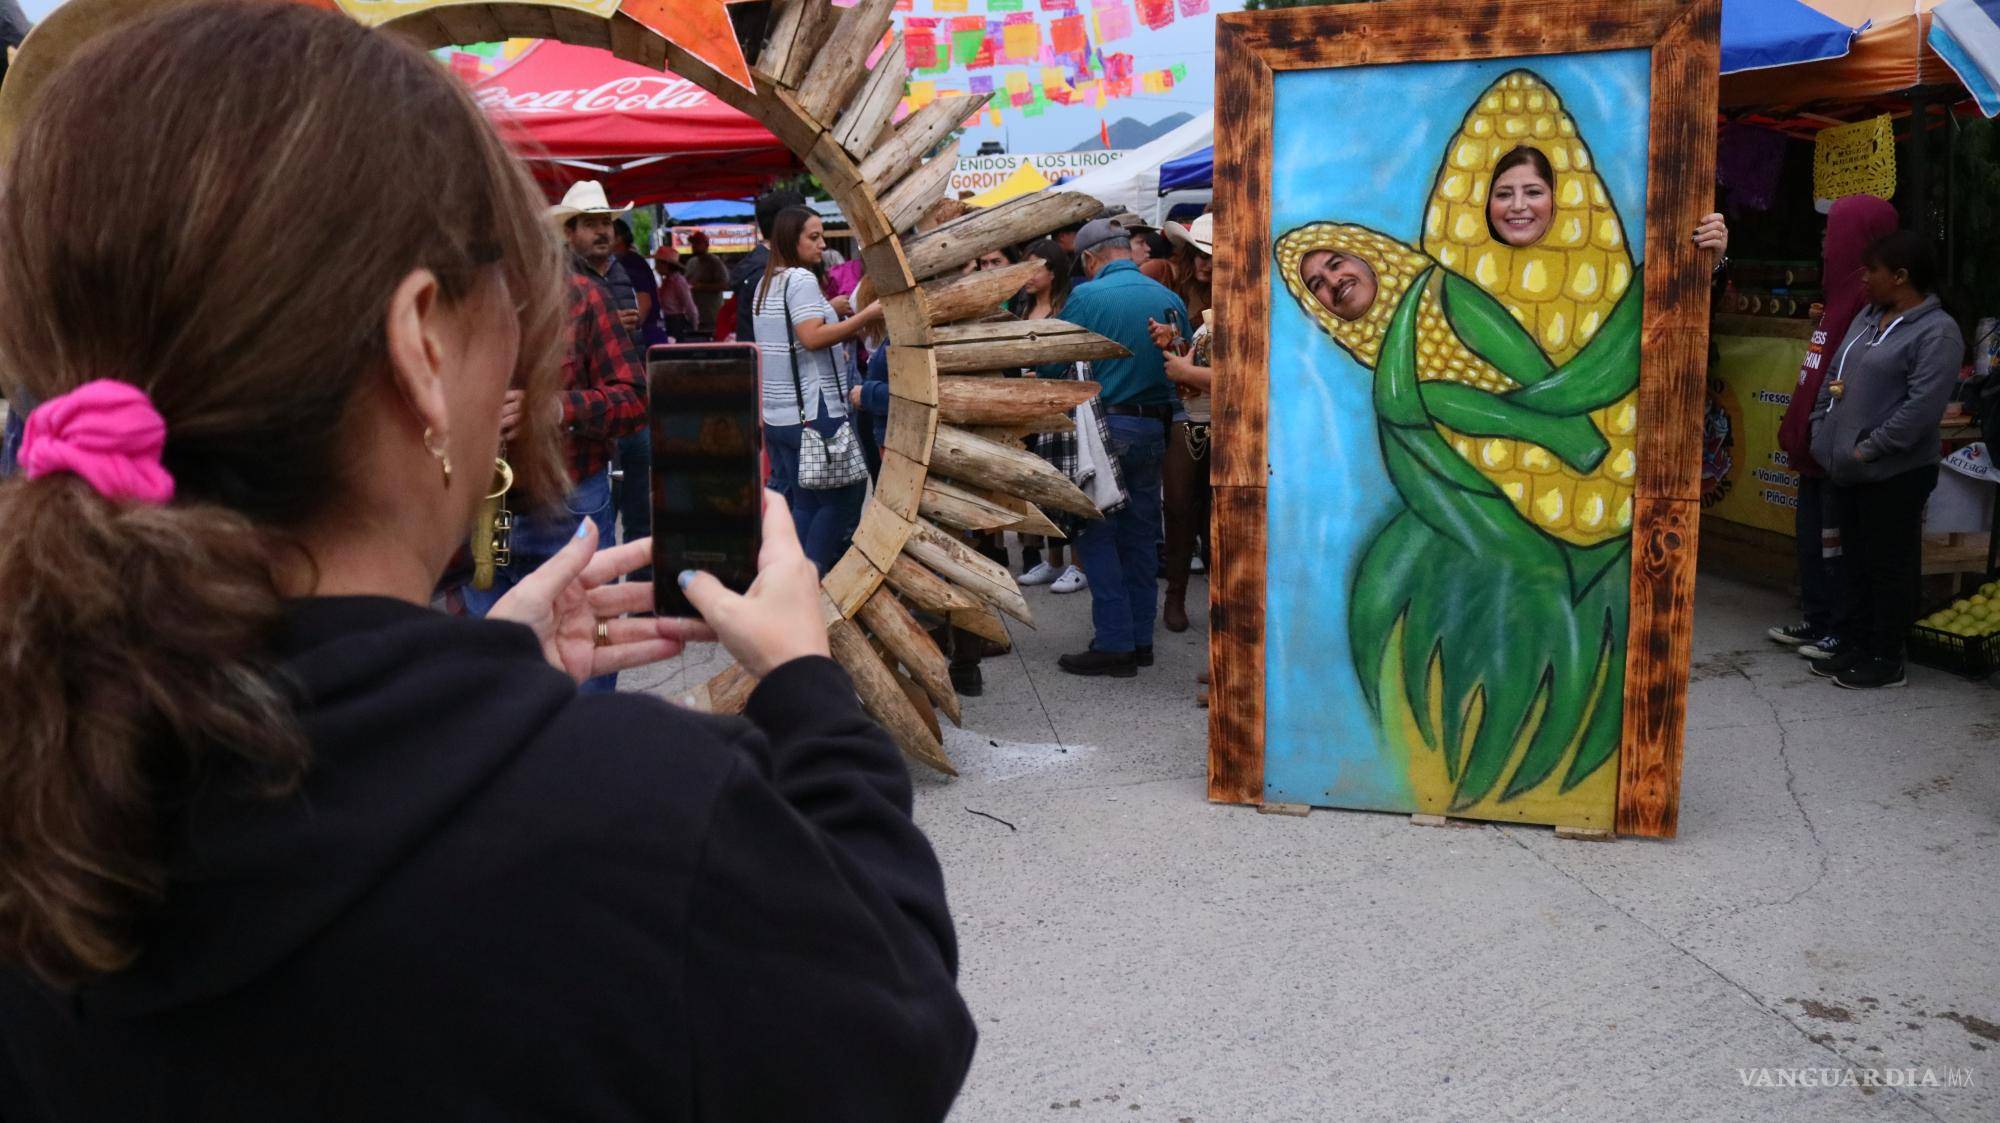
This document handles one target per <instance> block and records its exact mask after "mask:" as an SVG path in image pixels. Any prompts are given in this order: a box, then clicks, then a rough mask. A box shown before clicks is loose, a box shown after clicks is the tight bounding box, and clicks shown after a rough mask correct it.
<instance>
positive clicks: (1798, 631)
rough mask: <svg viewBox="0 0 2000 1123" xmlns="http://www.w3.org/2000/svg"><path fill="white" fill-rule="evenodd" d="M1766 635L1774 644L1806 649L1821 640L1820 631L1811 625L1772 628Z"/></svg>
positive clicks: (1799, 624)
mask: <svg viewBox="0 0 2000 1123" xmlns="http://www.w3.org/2000/svg"><path fill="white" fill-rule="evenodd" d="M1764 634H1765V635H1766V636H1768V637H1770V639H1771V641H1772V642H1773V643H1782V644H1784V645H1785V646H1786V647H1804V646H1805V645H1806V644H1809V643H1811V642H1812V641H1814V640H1816V639H1818V638H1819V629H1818V628H1815V627H1813V626H1812V625H1810V624H1806V623H1798V624H1793V625H1791V626H1790V627H1778V628H1772V629H1771V630H1770V631H1767V632H1765V633H1764Z"/></svg>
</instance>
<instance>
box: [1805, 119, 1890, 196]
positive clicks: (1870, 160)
mask: <svg viewBox="0 0 2000 1123" xmlns="http://www.w3.org/2000/svg"><path fill="white" fill-rule="evenodd" d="M1895 194H1896V126H1895V122H1894V121H1892V120H1891V119H1890V117H1889V115H1888V114H1887V113H1884V114H1882V115H1881V116H1880V117H1877V118H1875V119H1874V120H1871V121H1857V122H1855V123H1854V124H1852V125H1836V126H1834V127H1833V128H1830V129H1821V130H1820V132H1819V135H1818V136H1817V137H1814V138H1813V197H1814V198H1815V199H1841V198H1845V197H1847V196H1849V195H1873V196H1876V197H1877V198H1881V199H1890V198H1894V197H1895Z"/></svg>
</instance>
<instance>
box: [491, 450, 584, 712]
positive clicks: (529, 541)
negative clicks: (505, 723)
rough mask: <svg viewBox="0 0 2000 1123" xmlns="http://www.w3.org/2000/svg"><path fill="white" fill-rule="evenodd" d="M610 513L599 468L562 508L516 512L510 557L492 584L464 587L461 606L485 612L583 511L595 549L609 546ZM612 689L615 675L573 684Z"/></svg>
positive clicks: (551, 553) (572, 532)
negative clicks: (594, 529) (591, 525)
mask: <svg viewBox="0 0 2000 1123" xmlns="http://www.w3.org/2000/svg"><path fill="white" fill-rule="evenodd" d="M615 514H616V511H615V509H614V508H613V507H612V505H611V477H610V475H609V474H607V473H605V472H601V471H600V472H598V473H597V474H596V475H594V476H592V477H590V478H589V479H587V480H584V481H583V482H582V483H580V484H577V485H576V487H575V488H574V489H573V490H571V491H570V493H569V496H568V497H567V498H566V499H564V500H563V505H562V507H560V508H558V509H556V510H553V511H544V512H538V513H536V514H521V513H516V514H515V515H514V535H513V539H512V550H511V552H512V558H511V560H510V561H509V563H508V564H507V565H506V566H505V567H503V568H502V569H500V570H498V571H496V572H495V573H494V575H493V587H492V588H490V589H475V588H473V587H471V586H470V585H468V586H466V588H465V610H466V611H467V612H469V613H471V614H472V615H474V616H485V615H486V614H487V613H488V612H491V611H493V605H494V604H495V603H496V602H498V601H499V599H500V598H501V597H502V596H504V595H506V592H507V590H509V589H511V588H513V587H514V586H515V585H516V584H518V583H519V582H520V580H521V579H522V578H524V577H526V576H527V575H528V574H530V573H533V572H534V571H535V570H536V569H539V568H540V567H541V565H542V563H543V562H545V561H548V560H549V559H550V558H552V557H555V556H556V553H557V552H558V551H559V550H561V549H562V548H563V547H564V546H567V545H569V540H570V539H572V538H574V537H576V527H577V524H578V523H579V522H581V521H582V520H583V518H584V517H585V516H586V515H587V516H589V517H590V518H591V519H592V520H594V521H595V522H596V523H597V548H598V549H600V550H604V549H609V548H610V547H611V545H612V541H611V520H612V517H613V516H614V515H615ZM617 688H618V676H617V675H599V676H598V677H597V678H593V679H590V680H588V681H586V682H584V684H583V685H582V686H580V687H578V689H579V690H580V691H582V692H583V693H586V694H609V693H611V692H612V691H613V690H616V689H617Z"/></svg>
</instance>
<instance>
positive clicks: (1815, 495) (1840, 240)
mask: <svg viewBox="0 0 2000 1123" xmlns="http://www.w3.org/2000/svg"><path fill="white" fill-rule="evenodd" d="M1897 221H1898V220H1897V217H1896V208H1895V207H1893V206H1891V205H1890V204H1889V202H1888V200H1886V199H1878V198H1876V197H1875V196H1873V195H1849V196H1847V197H1846V198H1844V199H1839V200H1837V201H1835V202H1834V204H1833V209H1832V211H1830V212H1828V214H1827V216H1826V236H1825V238H1824V239H1823V240H1822V241H1821V243H1820V244H1821V252H1822V254H1823V261H1822V269H1821V272H1820V283H1821V285H1822V286H1824V288H1825V290H1826V299H1825V304H1824V305H1823V308H1822V311H1821V312H1820V317H1819V322H1818V323H1817V324H1815V325H1813V333H1812V343H1811V345H1810V346H1809V347H1807V349H1806V358H1805V362H1803V363H1801V364H1800V365H1799V380H1798V385H1796V386H1795V387H1793V389H1792V401H1791V404H1790V405H1789V406H1787V407H1785V417H1784V420H1783V421H1781V422H1780V423H1779V425H1778V447H1779V448H1782V449H1784V450H1785V458H1786V460H1787V461H1789V462H1790V464H1791V466H1792V468H1793V470H1795V471H1797V472H1798V474H1799V506H1798V512H1797V522H1796V524H1795V526H1794V532H1795V534H1796V541H1797V544H1798V563H1799V597H1800V600H1801V601H1803V602H1804V607H1805V619H1803V620H1801V621H1800V622H1798V623H1796V624H1781V625H1778V626H1776V627H1774V628H1772V629H1771V630H1770V631H1769V632H1767V633H1766V634H1767V635H1769V636H1770V637H1771V639H1773V640H1775V641H1777V642H1778V643H1782V644H1788V645H1790V646H1792V647H1800V648H1802V649H1804V650H1805V651H1806V653H1807V655H1808V656H1811V655H1812V654H1813V653H1814V652H1822V651H1826V650H1827V648H1826V647H1825V646H1824V644H1823V641H1825V640H1827V639H1829V638H1831V637H1832V636H1834V635H1837V634H1838V633H1839V631H1840V624H1841V621H1840V620H1839V618H1838V616H1839V605H1840V596H1839V590H1840V581H1839V576H1838V573H1837V570H1836V567H1837V566H1838V564H1839V562H1838V555H1837V553H1836V554H1835V555H1834V556H1828V553H1827V551H1828V550H1829V549H1832V550H1835V551H1837V550H1838V548H1839V547H1838V542H1839V532H1840V524H1839V520H1838V519H1837V518H1835V517H1834V516H1833V514H1832V508H1831V501H1832V492H1831V488H1830V487H1829V485H1828V484H1827V482H1826V469H1825V468H1824V467H1822V466H1821V465H1820V464H1819V463H1817V462H1815V461H1814V460H1813V456H1812V451H1811V449H1810V448H1808V447H1807V446H1808V445H1809V444H1810V443H1811V441H1812V408H1813V402H1814V401H1815V400H1816V399H1817V398H1818V397H1819V388H1820V384H1821V383H1822V382H1824V381H1825V380H1826V370H1827V364H1828V362H1829V361H1830V359H1831V355H1830V354H1829V352H1831V351H1832V350H1833V348H1834V347H1835V346H1837V345H1838V344H1839V342H1840V340H1841V339H1842V338H1843V337H1845V336H1846V334H1847V328H1848V325H1849V324H1851V323H1853V321H1854V317H1855V314H1856V313H1858V312H1860V311H1861V309H1862V306H1863V305H1865V304H1867V302H1868V295H1867V293H1866V292H1865V291H1864V290H1863V289H1862V286H1861V268H1862V267H1861V257H1862V252H1863V251H1864V250H1866V249H1867V248H1868V245H1869V243H1871V242H1873V241H1874V240H1875V239H1877V238H1880V237H1882V236H1883V235H1885V234H1887V233H1889V232H1890V231H1892V230H1894V229H1896V226H1897Z"/></svg>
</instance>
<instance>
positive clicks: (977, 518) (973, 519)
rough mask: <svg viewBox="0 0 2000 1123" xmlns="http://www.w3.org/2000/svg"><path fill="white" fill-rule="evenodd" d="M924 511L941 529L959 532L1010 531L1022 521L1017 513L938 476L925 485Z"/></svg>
mask: <svg viewBox="0 0 2000 1123" xmlns="http://www.w3.org/2000/svg"><path fill="white" fill-rule="evenodd" d="M922 511H923V516H924V517H925V518H927V519H929V520H931V521H932V522H935V523H937V524H938V525H939V526H948V527H952V528H953V529H956V530H971V531H987V530H1011V529H1013V528H1014V525H1015V524H1016V523H1018V522H1020V521H1021V516H1020V514H1019V513H1018V512H1015V511H1011V510H1009V509H1007V508H1005V507H1002V506H1000V505H999V504H998V503H994V502H991V501H989V500H988V499H986V498H985V497H984V496H981V495H978V494H976V493H974V492H972V491H969V490H967V489H965V488H962V487H960V486H958V485H957V484H954V483H952V482H951V481H950V480H945V479H939V478H937V477H935V476H933V477H932V478H931V479H929V480H927V481H925V483H924V502H923V507H922Z"/></svg>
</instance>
